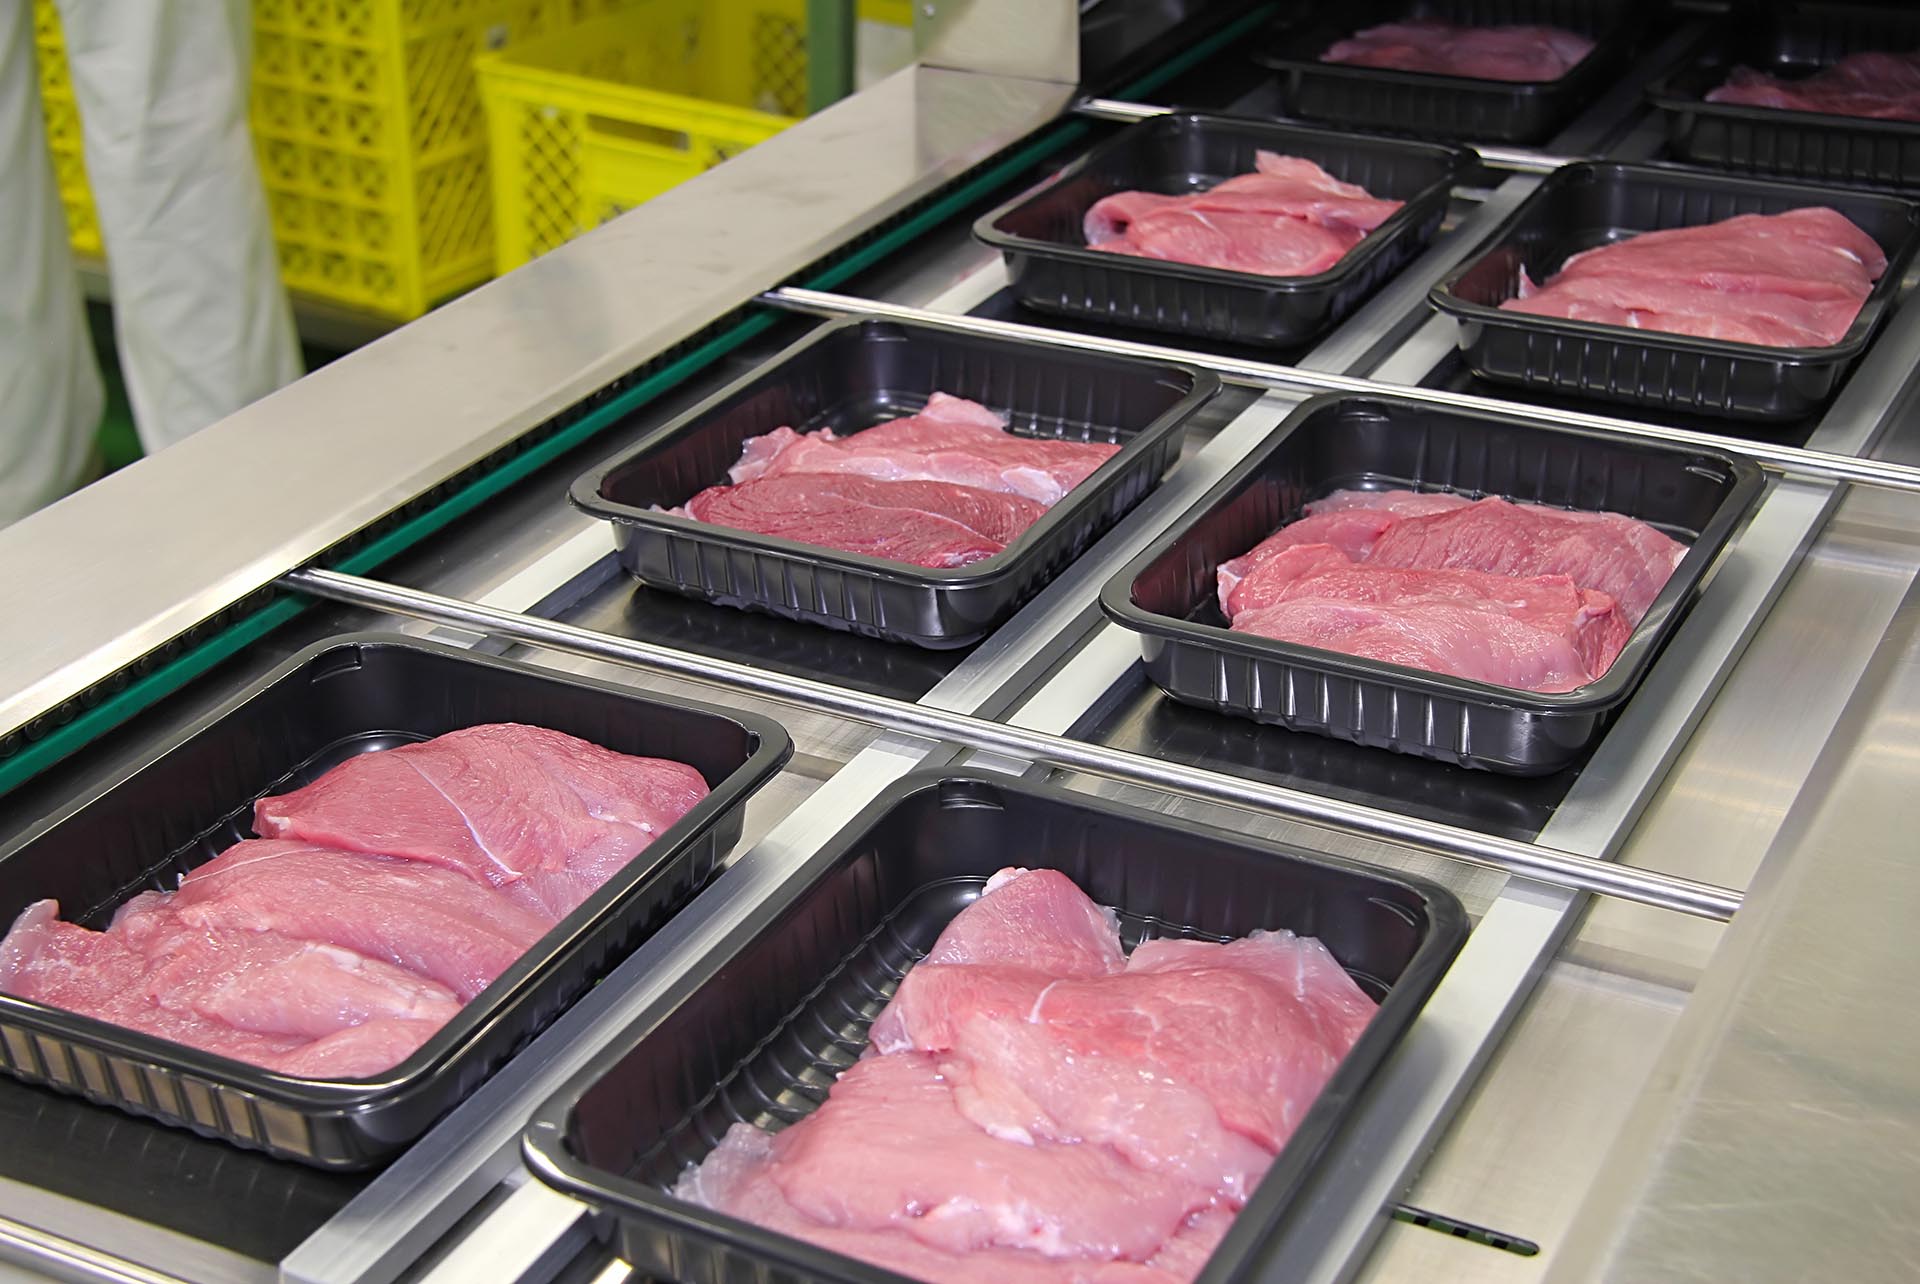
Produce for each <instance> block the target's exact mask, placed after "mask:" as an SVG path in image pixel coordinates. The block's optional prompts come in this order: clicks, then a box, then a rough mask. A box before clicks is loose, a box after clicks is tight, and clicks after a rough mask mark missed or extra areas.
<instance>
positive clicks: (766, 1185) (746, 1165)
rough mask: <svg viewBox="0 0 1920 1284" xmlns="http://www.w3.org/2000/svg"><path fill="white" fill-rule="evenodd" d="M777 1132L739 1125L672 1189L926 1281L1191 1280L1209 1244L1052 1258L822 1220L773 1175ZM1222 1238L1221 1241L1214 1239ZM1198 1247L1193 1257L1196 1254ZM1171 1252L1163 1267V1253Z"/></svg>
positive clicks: (1186, 1235)
mask: <svg viewBox="0 0 1920 1284" xmlns="http://www.w3.org/2000/svg"><path fill="white" fill-rule="evenodd" d="M774 1149H775V1148H774V1138H773V1137H771V1136H769V1135H768V1134H766V1133H764V1132H761V1131H760V1130H759V1129H758V1128H755V1127H754V1126H753V1125H752V1124H744V1123H741V1124H735V1125H734V1126H733V1127H732V1128H731V1129H729V1130H728V1131H727V1133H726V1135H725V1136H724V1137H723V1138H722V1139H721V1142H720V1145H719V1146H718V1147H716V1148H715V1149H714V1150H713V1152H712V1153H711V1154H709V1155H708V1156H707V1158H706V1159H705V1161H703V1162H702V1163H701V1164H700V1165H699V1166H698V1167H696V1168H690V1169H688V1170H687V1172H686V1173H685V1174H684V1175H683V1176H682V1177H681V1179H680V1181H679V1183H678V1184H677V1185H676V1186H675V1187H674V1190H673V1193H674V1195H676V1196H677V1197H679V1198H680V1199H684V1200H686V1201H687V1202H689V1203H693V1204H698V1205H700V1206H702V1207H705V1208H711V1209H714V1210H716V1211H718V1212H723V1213H729V1214H731V1215H733V1216H735V1217H739V1218H742V1219H744V1220H746V1221H750V1222H754V1223H756V1224H758V1225H760V1226H764V1227H766V1228H767V1229H769V1230H775V1231H780V1232H781V1233H783V1234H787V1235H791V1236H793V1237H794V1238H796V1239H802V1240H805V1241H807V1242H808V1243H810V1244H814V1245H816V1246H818V1247H820V1248H824V1249H827V1250H829V1251H831V1252H835V1253H842V1254H845V1255H846V1256H848V1257H853V1258H858V1259H859V1260H860V1261H863V1262H869V1263H871V1264H872V1265H875V1266H879V1267H883V1268H885V1269H887V1270H890V1271H897V1272H899V1273H900V1274H902V1275H906V1276H908V1277H910V1278H913V1279H921V1280H926V1281H929V1284H1176V1282H1181V1284H1184V1281H1188V1280H1191V1279H1192V1278H1193V1277H1194V1275H1196V1274H1198V1273H1199V1267H1200V1266H1201V1265H1202V1264H1204V1261H1205V1252H1210V1251H1211V1245H1209V1244H1208V1243H1207V1236H1209V1235H1210V1234H1211V1233H1212V1223H1211V1222H1207V1223H1204V1224H1203V1225H1201V1219H1202V1218H1205V1217H1206V1214H1205V1213H1202V1214H1200V1215H1199V1216H1198V1217H1196V1218H1195V1219H1194V1220H1195V1224H1196V1225H1201V1229H1199V1230H1198V1231H1197V1232H1196V1230H1195V1229H1193V1228H1192V1227H1188V1228H1183V1229H1182V1230H1181V1231H1179V1232H1177V1233H1176V1234H1175V1235H1174V1237H1173V1238H1172V1239H1171V1240H1169V1241H1168V1243H1167V1246H1166V1247H1165V1248H1163V1249H1162V1250H1161V1252H1160V1254H1157V1255H1156V1256H1155V1258H1154V1263H1153V1264H1146V1265H1143V1264H1139V1263H1134V1262H1115V1261H1101V1260H1087V1259H1079V1258H1068V1259H1062V1258H1049V1257H1045V1256H1042V1255H1041V1254H1039V1253H1035V1252H1030V1251H1027V1250H1022V1249H993V1248H986V1249H973V1250H971V1251H967V1252H952V1251H949V1250H946V1249H941V1248H936V1247H933V1246H932V1245H929V1244H927V1243H925V1242H924V1241H922V1240H919V1239H916V1238H914V1237H913V1236H912V1235H910V1234H908V1233H907V1232H906V1231H903V1230H891V1229H889V1230H877V1231H860V1230H848V1229H845V1228H843V1227H839V1226H829V1225H825V1224H823V1223H821V1222H817V1221H815V1220H813V1219H812V1218H810V1217H808V1216H806V1215H805V1214H804V1213H801V1212H800V1211H799V1210H798V1209H796V1208H795V1207H794V1206H793V1205H792V1204H791V1203H790V1202H788V1200H787V1198H786V1196H785V1195H784V1194H783V1193H782V1192H781V1189H780V1187H779V1186H778V1185H777V1184H775V1182H774V1181H773V1179H772V1176H771V1175H770V1172H769V1168H770V1162H771V1160H772V1158H773V1155H774ZM1214 1242H1216V1243H1217V1240H1216V1241H1214ZM1196 1252H1199V1254H1200V1255H1199V1256H1198V1258H1197V1259H1196V1258H1195V1253H1196ZM1163 1256H1164V1257H1166V1258H1167V1259H1168V1264H1167V1265H1166V1266H1164V1267H1162V1266H1160V1265H1159V1262H1160V1259H1161V1257H1163Z"/></svg>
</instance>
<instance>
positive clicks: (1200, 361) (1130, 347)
mask: <svg viewBox="0 0 1920 1284" xmlns="http://www.w3.org/2000/svg"><path fill="white" fill-rule="evenodd" d="M760 301H761V302H762V303H765V304H768V305H769V306H772V307H777V308H784V309H786V310H787V311H789V312H806V313H812V314H813V315H815V316H823V317H871V318H874V319H876V320H884V321H911V322H922V323H925V324H929V325H944V326H949V327H951V328H953V329H956V330H964V331H966V332H968V333H970V334H983V335H993V336H997V337H999V338H1005V339H1018V340H1021V341H1023V342H1027V343H1036V344H1044V345H1046V346H1048V347H1054V348H1065V349H1068V350H1071V351H1078V352H1103V353H1106V354H1108V355H1110V356H1117V357H1135V358H1138V359H1140V360H1144V361H1169V362H1184V363H1186V364H1189V365H1197V366H1202V367H1204V368H1206V369H1208V370H1212V371H1214V372H1215V373H1216V374H1218V375H1219V376H1220V377H1221V378H1222V379H1224V380H1226V381H1228V382H1229V383H1237V384H1242V385H1244V386H1246V387H1250V388H1276V389H1283V390H1286V391H1290V392H1343V393H1351V394H1353V395H1355V396H1362V397H1364V396H1368V395H1378V394H1382V393H1391V394H1392V395H1394V396H1396V397H1407V398H1411V399H1413V400H1417V401H1424V402H1427V403H1428V404H1430V405H1434V406H1442V407H1446V408H1448V409H1452V410H1496V411H1498V410H1508V409H1511V408H1512V406H1513V402H1511V401H1502V400H1498V399H1495V398H1492V397H1481V396H1476V395H1474V394H1472V393H1465V392H1450V391H1448V390H1446V389H1444V388H1422V387H1419V386H1417V385H1412V384H1399V383H1386V382H1382V381H1380V380H1376V379H1365V378H1360V377H1356V376H1353V375H1341V374H1329V373H1327V372H1325V371H1320V370H1305V369H1300V368H1298V367H1295V366H1286V365H1278V364H1274V363H1270V362H1265V361H1250V360H1247V359H1245V358H1241V357H1228V356H1222V355H1219V354H1212V353H1203V352H1194V351H1191V350H1190V349H1186V348H1175V347H1168V346H1166V345H1163V344H1156V343H1141V342H1137V341H1135V340H1132V339H1110V338H1106V337H1103V336H1097V335H1088V334H1077V333H1074V332H1073V331H1069V330H1057V329H1053V328H1051V327H1048V326H1039V325H1027V324H1025V323H1022V322H1017V321H999V320H995V319H992V318H989V317H969V316H955V315H953V314H951V313H946V312H932V311H929V310H927V309H925V308H914V307H906V306H904V305H901V304H897V303H884V302H880V301H878V300H874V299H862V298H857V297H855V296H853V295H847V294H834V293H831V292H828V291H825V290H803V289H799V288H796V287H793V286H784V287H782V288H780V289H777V290H770V291H768V292H766V293H765V294H762V295H761V296H760ZM1527 413H1528V414H1529V415H1530V416H1533V417H1534V418H1537V419H1540V420H1542V421H1543V422H1546V423H1551V424H1556V425H1558V426H1560V427H1563V428H1575V429H1579V430H1581V431H1585V432H1598V433H1610V434H1612V435H1614V436H1617V437H1628V438H1632V439H1634V440H1637V441H1650V442H1659V443H1662V444H1665V445H1670V446H1690V447H1694V448H1696V449H1700V450H1725V451H1732V452H1734V453H1735V454H1741V455H1746V456H1748V457H1749V458H1751V459H1753V460H1755V461H1757V462H1758V463H1759V464H1760V465H1761V466H1762V467H1764V468H1767V469H1770V470H1771V471H1773V472H1777V473H1783V474H1787V475H1789V476H1798V477H1809V478H1815V479H1818V480H1822V481H1834V482H1848V483H1851V484H1853V485H1856V486H1871V487H1874V488H1876V489H1880V490H1891V491H1900V492H1904V493H1908V494H1912V493H1920V468H1916V467H1913V466H1911V465H1907V464H1893V463H1884V462H1881V461H1879V460H1873V459H1857V458H1854V457H1853V456H1850V455H1836V454H1830V453H1828V452H1826V451H1822V450H1805V449H1801V448H1800V447H1797V446H1781V445H1777V444H1775V443H1773V442H1766V441H1756V440H1753V439H1752V438H1747V437H1726V436H1721V435H1720V434H1718V433H1704V432H1693V431H1690V430H1688V429H1685V428H1669V427H1663V426H1661V425H1658V424H1648V423H1640V422H1637V421H1635V420H1631V419H1618V418H1614V417H1613V416H1610V415H1596V414H1590V413H1587V412H1585V411H1578V410H1563V409H1559V408H1557V407H1553V406H1541V405H1533V404H1529V405H1528V406H1527Z"/></svg>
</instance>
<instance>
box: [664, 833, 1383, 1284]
mask: <svg viewBox="0 0 1920 1284" xmlns="http://www.w3.org/2000/svg"><path fill="white" fill-rule="evenodd" d="M1373 1011H1374V1004H1373V1001H1372V1000H1371V999H1370V998H1368V997H1367V996H1366V994H1364V993H1363V992H1362V991H1361V990H1360V989H1359V987H1358V986H1356V985H1355V984H1354V982H1353V981H1352V979H1351V978H1349V977H1348V976H1347V974H1346V972H1345V970H1344V969H1342V968H1341V967H1340V965H1339V963H1338V962H1336V961H1335V960H1334V958H1333V956H1332V955H1331V954H1329V953H1328V952H1327V951H1326V949H1325V947H1324V946H1322V945H1321V944H1320V943H1319V942H1317V941H1313V940H1308V939H1303V938H1300V937H1296V936H1294V935H1292V934H1291V933H1288V932H1254V933H1252V934H1251V935H1249V936H1247V937H1243V938H1241V939H1238V940H1234V941H1229V942H1225V943H1217V942H1211V941H1191V940H1150V941H1147V942H1144V943H1143V944H1141V945H1139V946H1137V947H1136V948H1135V949H1134V951H1133V954H1132V956H1131V957H1127V956H1126V955H1124V954H1123V952H1122V950H1121V946H1120V937H1119V932H1118V924H1117V921H1116V919H1115V917H1114V916H1113V915H1112V914H1111V913H1110V912H1108V911H1106V910H1104V909H1101V908H1100V907H1099V906H1098V905H1096V904H1095V903H1094V902H1093V901H1092V900H1091V899H1089V898H1088V897H1087V896H1086V894H1085V893H1084V892H1082V891H1081V890H1080V889H1079V888H1078V887H1076V886H1075V885H1074V884H1073V883H1072V882H1071V880H1069V879H1067V878H1066V877H1064V876H1063V875H1061V874H1060V873H1058V872H1056V871H1052V870H1025V869H1004V870H1001V871H1000V872H999V873H997V874H996V875H994V877H993V878H992V879H991V880H989V881H988V883H987V886H986V888H985V890H984V891H983V892H982V894H981V895H980V897H979V898H978V899H976V900H975V901H974V902H973V903H972V904H971V905H969V906H968V907H967V908H966V909H964V910H962V911H961V912H960V914H958V915H957V916H955V918H954V919H953V920H952V922H950V923H949V924H948V925H947V928H946V929H945V931H943V932H942V933H941V934H940V936H939V938H938V939H937V940H936V941H935V943H934V945H933V948H932V949H931V950H930V951H929V952H928V954H927V957H926V958H925V959H924V960H922V961H921V962H920V963H919V964H917V965H916V966H915V967H914V968H912V969H911V970H910V971H909V972H908V973H907V975H906V977H905V978H904V980H903V981H902V983H901V985H900V988H899V991H898V992H897V993H896V995H895V996H894V998H893V1001H892V1002H891V1003H890V1004H889V1005H888V1007H887V1009H886V1011H885V1012H883V1013H882V1015H881V1016H880V1018H879V1019H878V1020H877V1021H876V1022H875V1023H874V1026H873V1044H872V1047H871V1048H870V1050H869V1052H868V1054H867V1055H866V1056H864V1057H863V1058H861V1059H860V1060H859V1061H857V1062H855V1063H854V1065H853V1066H852V1067H851V1068H850V1069H848V1070H847V1071H846V1072H845V1073H843V1074H842V1075H841V1076H840V1078H839V1080H838V1082H836V1083H835V1084H834V1086H833V1089H832V1091H831V1092H830V1093H829V1094H828V1097H827V1100H826V1102H825V1104H823V1105H822V1106H820V1107H819V1108H818V1109H816V1110H815V1111H814V1112H813V1113H812V1114H810V1115H808V1116H807V1117H805V1118H804V1119H802V1120H800V1121H799V1122H798V1123H795V1124H793V1125H792V1126H791V1127H789V1128H787V1129H786V1130H785V1131H783V1132H780V1133H778V1134H775V1135H771V1136H770V1135H768V1134H767V1133H765V1132H762V1131H760V1130H759V1129H757V1128H754V1127H753V1126H752V1125H750V1124H745V1123H741V1124H736V1125H734V1126H733V1127H732V1129H731V1130H730V1131H728V1132H727V1133H726V1135H725V1136H724V1137H723V1138H722V1139H721V1141H720V1144H719V1145H718V1146H717V1147H715V1148H714V1149H713V1150H712V1151H711V1152H710V1153H709V1154H708V1155H707V1157H706V1158H705V1159H704V1160H703V1161H702V1162H701V1163H700V1164H699V1165H697V1166H696V1167H694V1168H691V1169H689V1170H688V1171H687V1172H685V1173H684V1174H682V1175H681V1177H680V1180H679V1181H678V1183H677V1184H676V1185H675V1187H674V1190H673V1193H674V1195H676V1196H677V1197H678V1198H680V1199H683V1200H687V1201H689V1202H692V1203H696V1204H699V1205H702V1206H704V1207H707V1208H712V1209H716V1210H718V1211H720V1212H723V1213H728V1214H731V1215H732V1216H735V1217H740V1218H744V1219H746V1220H748V1221H751V1222H755V1223H758V1224H759V1225H762V1226H765V1227H768V1228H770V1229H773V1230H776V1231H780V1232H782V1233H785V1234H788V1235H792V1236H795V1237H797V1238H799V1239H803V1240H806V1241H807V1242H809V1243H811V1244H814V1245H817V1246H819V1247H821V1248H825V1249H829V1250H831V1251H834V1252H838V1253H843V1254H846V1255H848V1256H851V1257H856V1258H859V1259H860V1260H862V1261H866V1262H870V1263H873V1264H875V1265H879V1266H884V1267H886V1268H888V1269H890V1270H894V1271H899V1272H902V1273H904V1274H907V1275H910V1276H913V1277H915V1278H918V1279H922V1280H927V1281H930V1282H932V1284H949V1282H951V1284H1186V1282H1187V1281H1191V1280H1192V1279H1193V1278H1194V1277H1195V1276H1196V1275H1197V1274H1199V1272H1200V1271H1201V1269H1202V1268H1203V1267H1204V1266H1205V1264H1206V1262H1207V1259H1208V1258H1209V1257H1210V1256H1211V1255H1212V1254H1213V1252H1214V1250H1215V1249H1216V1248H1217V1247H1218V1246H1219V1244H1220V1242H1221V1239H1222V1238H1223V1237H1224V1236H1225V1235H1226V1233H1227V1231H1228V1229H1229V1228H1230V1226H1231V1225H1232V1220H1233V1214H1234V1212H1235V1211H1236V1210H1237V1209H1238V1208H1239V1207H1240V1206H1241V1205H1242V1204H1243V1203H1244V1202H1245V1201H1246V1199H1247V1198H1248V1196H1249V1195H1250V1194H1251V1192H1252V1190H1253V1188H1254V1186H1255V1185H1256V1184H1257V1183H1258V1181H1259V1179H1260V1177H1261V1175H1262V1174H1264V1173H1265V1172H1266V1170H1267V1168H1268V1167H1269V1166H1270V1165H1271V1163H1272V1161H1273V1157H1274V1154H1275V1153H1276V1152H1277V1151H1278V1149H1279V1148H1280V1146H1281V1145H1282V1144H1283V1143H1284V1142H1285V1140H1286V1138H1287V1136H1288V1135H1290V1134H1291V1132H1292V1131H1293V1130H1294V1128H1296V1127H1297V1126H1298V1124H1299V1121H1300V1119H1301V1117H1302V1116H1303V1115H1304V1113H1305V1112H1306V1110H1307V1109H1308V1108H1309V1107H1310V1106H1311V1104H1312V1102H1313V1100H1314V1098H1315V1097H1316V1096H1317V1095H1318V1093H1319V1091H1320V1089H1321V1087H1322V1085H1323V1084H1324V1083H1325V1081H1326V1079H1327V1077H1328V1075H1329V1074H1331V1072H1332V1069H1333V1067H1334V1066H1336V1065H1338V1063H1339V1062H1340V1059H1341V1058H1342V1057H1344V1056H1345V1055H1346V1053H1347V1051H1348V1049H1350V1048H1351V1047H1352V1045H1353V1043H1354V1041H1355V1040H1356V1039H1357V1038H1358V1037H1359V1035H1360V1032H1361V1031H1362V1030H1363V1029H1364V1028H1365V1027H1366V1025H1367V1023H1368V1021H1369V1020H1370V1019H1371V1017H1372V1014H1373Z"/></svg>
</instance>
